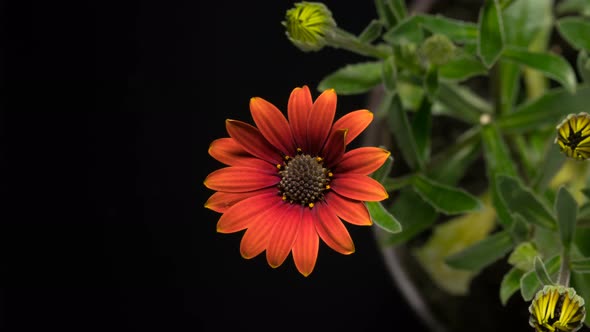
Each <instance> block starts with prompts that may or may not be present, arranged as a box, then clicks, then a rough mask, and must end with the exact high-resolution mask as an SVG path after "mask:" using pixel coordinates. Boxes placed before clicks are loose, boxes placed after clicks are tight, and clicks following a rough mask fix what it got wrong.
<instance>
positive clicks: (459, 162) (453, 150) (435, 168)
mask: <svg viewBox="0 0 590 332" xmlns="http://www.w3.org/2000/svg"><path fill="white" fill-rule="evenodd" d="M474 129H477V127H476V128H474ZM472 135H473V136H472ZM463 137H465V138H460V139H459V140H458V142H457V143H456V145H452V146H450V147H448V148H447V149H445V150H443V151H441V152H440V153H438V154H437V155H435V157H433V159H432V162H431V163H429V168H428V170H427V174H428V177H429V178H431V179H433V180H435V181H438V182H441V183H444V184H447V185H454V184H455V183H457V182H458V181H459V180H460V179H461V178H462V177H463V175H465V171H466V170H467V169H469V167H470V166H471V164H472V163H473V162H474V161H475V160H476V159H477V158H478V157H479V156H480V151H481V144H480V140H479V132H475V130H472V131H468V132H465V135H464V136H463ZM470 137H473V138H470ZM462 140H464V141H462Z"/></svg>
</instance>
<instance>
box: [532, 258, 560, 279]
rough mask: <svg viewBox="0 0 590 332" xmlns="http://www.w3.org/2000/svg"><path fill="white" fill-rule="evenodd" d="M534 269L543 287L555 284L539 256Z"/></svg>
mask: <svg viewBox="0 0 590 332" xmlns="http://www.w3.org/2000/svg"><path fill="white" fill-rule="evenodd" d="M534 269H535V274H536V275H537V279H539V282H540V283H541V284H542V285H553V284H555V283H554V282H553V280H551V277H550V276H549V273H548V272H547V269H546V268H545V264H543V261H542V260H541V258H539V256H537V257H535V263H534Z"/></svg>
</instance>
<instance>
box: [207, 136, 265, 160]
mask: <svg viewBox="0 0 590 332" xmlns="http://www.w3.org/2000/svg"><path fill="white" fill-rule="evenodd" d="M209 155H211V157H213V158H215V159H216V160H217V161H220V162H222V163H224V164H226V165H230V166H232V165H236V164H239V163H240V161H241V160H244V159H246V160H247V159H253V158H254V156H253V155H251V154H249V153H248V152H246V150H244V148H243V147H242V146H241V145H240V144H238V142H236V140H234V139H233V138H231V137H224V138H218V139H216V140H214V141H213V142H211V145H209Z"/></svg>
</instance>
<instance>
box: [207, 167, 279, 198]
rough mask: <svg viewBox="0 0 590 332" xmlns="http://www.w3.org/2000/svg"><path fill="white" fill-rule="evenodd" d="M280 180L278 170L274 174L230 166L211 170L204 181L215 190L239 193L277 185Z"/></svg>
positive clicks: (250, 168)
mask: <svg viewBox="0 0 590 332" xmlns="http://www.w3.org/2000/svg"><path fill="white" fill-rule="evenodd" d="M236 179H240V180H239V181H236ZM279 181H280V178H279V176H278V175H277V173H276V172H275V174H272V173H269V172H264V171H261V170H260V169H258V168H252V167H243V166H229V167H224V168H220V169H218V170H215V171H213V172H211V173H210V174H209V175H208V176H207V177H206V178H205V182H204V183H205V186H206V187H207V188H209V189H213V190H215V191H227V192H231V193H239V192H246V191H254V190H258V189H262V188H267V187H271V186H275V185H277V184H278V183H279Z"/></svg>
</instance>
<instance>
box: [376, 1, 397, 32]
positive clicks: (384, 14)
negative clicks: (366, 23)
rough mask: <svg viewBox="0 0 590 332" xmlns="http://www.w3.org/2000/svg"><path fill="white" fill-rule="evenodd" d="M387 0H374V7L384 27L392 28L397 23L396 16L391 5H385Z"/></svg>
mask: <svg viewBox="0 0 590 332" xmlns="http://www.w3.org/2000/svg"><path fill="white" fill-rule="evenodd" d="M387 2H389V1H388V0H375V9H376V10H377V16H378V17H379V20H380V21H381V22H382V23H383V24H384V25H385V27H386V28H392V27H394V26H395V25H396V24H397V18H396V17H395V15H394V14H393V12H392V11H391V7H390V6H388V5H387Z"/></svg>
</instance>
